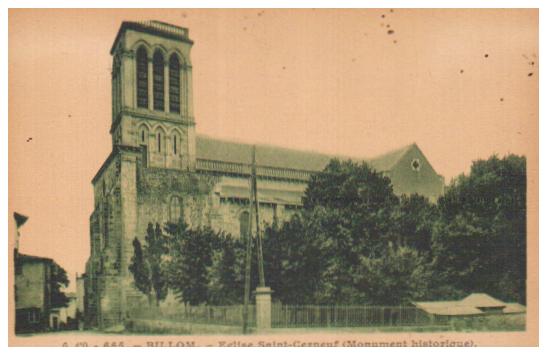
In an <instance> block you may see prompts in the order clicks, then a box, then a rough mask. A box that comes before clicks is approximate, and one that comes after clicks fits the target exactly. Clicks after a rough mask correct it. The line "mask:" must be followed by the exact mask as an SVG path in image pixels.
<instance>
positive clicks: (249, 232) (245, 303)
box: [243, 148, 254, 334]
mask: <svg viewBox="0 0 547 355" xmlns="http://www.w3.org/2000/svg"><path fill="white" fill-rule="evenodd" d="M253 152H254V148H253ZM253 165H254V164H253ZM253 192H254V189H253V183H252V168H251V179H249V221H248V225H247V236H246V238H247V240H246V241H245V242H246V244H247V245H246V250H245V294H244V296H243V334H247V332H248V328H249V297H250V294H251V254H252V252H251V250H252V237H251V235H252V233H253V208H252V207H253Z"/></svg>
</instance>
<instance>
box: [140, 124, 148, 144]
mask: <svg viewBox="0 0 547 355" xmlns="http://www.w3.org/2000/svg"><path fill="white" fill-rule="evenodd" d="M139 144H140V145H148V128H147V127H146V126H144V125H142V126H141V127H140V128H139Z"/></svg>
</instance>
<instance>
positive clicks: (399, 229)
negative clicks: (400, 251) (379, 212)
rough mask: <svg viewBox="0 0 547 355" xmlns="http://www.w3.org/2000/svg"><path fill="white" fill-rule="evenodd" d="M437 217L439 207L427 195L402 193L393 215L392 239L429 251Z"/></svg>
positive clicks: (404, 244) (423, 251)
mask: <svg viewBox="0 0 547 355" xmlns="http://www.w3.org/2000/svg"><path fill="white" fill-rule="evenodd" d="M437 218H438V211H437V207H436V206H435V205H434V204H433V203H431V202H430V201H429V199H428V198H427V197H424V196H421V195H417V194H412V195H410V196H407V195H402V196H401V197H400V202H399V204H398V205H397V206H396V207H395V208H394V210H393V215H392V216H391V219H392V227H391V232H390V233H391V234H392V238H391V240H392V241H393V242H395V243H396V244H397V245H400V246H408V247H410V248H413V249H416V250H417V251H419V252H420V253H429V252H430V251H431V242H432V241H431V235H432V233H433V225H434V223H435V221H436V220H437Z"/></svg>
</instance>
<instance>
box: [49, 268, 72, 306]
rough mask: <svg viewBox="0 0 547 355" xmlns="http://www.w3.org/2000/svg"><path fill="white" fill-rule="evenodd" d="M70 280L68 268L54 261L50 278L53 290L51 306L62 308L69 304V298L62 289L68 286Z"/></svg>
mask: <svg viewBox="0 0 547 355" xmlns="http://www.w3.org/2000/svg"><path fill="white" fill-rule="evenodd" d="M68 284H69V280H68V277H67V274H66V270H65V269H63V268H62V267H61V266H59V264H57V263H56V262H53V265H52V268H51V278H50V280H49V285H50V286H49V287H50V290H51V308H62V307H66V306H67V305H68V298H67V297H66V295H65V293H64V292H63V291H61V288H63V287H65V288H66V287H68Z"/></svg>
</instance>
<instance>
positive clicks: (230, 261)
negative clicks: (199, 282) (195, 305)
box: [207, 234, 245, 305]
mask: <svg viewBox="0 0 547 355" xmlns="http://www.w3.org/2000/svg"><path fill="white" fill-rule="evenodd" d="M244 261H245V245H244V243H243V241H242V240H237V239H233V238H232V237H231V236H230V235H224V234H220V248H218V249H215V250H214V251H213V256H212V264H211V266H210V268H209V271H208V300H207V301H208V303H209V304H215V305H230V304H240V303H241V302H242V298H243V287H244V286H243V282H244V280H243V277H244V267H245V265H244Z"/></svg>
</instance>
